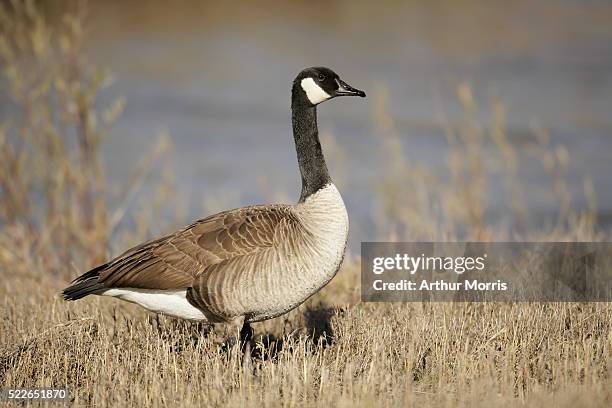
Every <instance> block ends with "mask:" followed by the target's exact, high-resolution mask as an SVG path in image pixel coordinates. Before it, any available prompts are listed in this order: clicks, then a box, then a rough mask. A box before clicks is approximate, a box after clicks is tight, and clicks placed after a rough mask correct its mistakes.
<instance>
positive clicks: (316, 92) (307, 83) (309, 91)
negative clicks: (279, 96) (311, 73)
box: [301, 78, 331, 105]
mask: <svg viewBox="0 0 612 408" xmlns="http://www.w3.org/2000/svg"><path fill="white" fill-rule="evenodd" d="M301 85H302V89H303V90H304V92H306V96H307V97H308V100H309V101H310V103H312V104H313V105H316V104H319V103H321V102H323V101H326V100H328V99H329V98H331V95H329V94H328V93H327V92H325V91H324V90H323V89H322V88H321V87H320V86H319V85H317V84H316V82H315V81H314V79H312V78H304V79H302V82H301Z"/></svg>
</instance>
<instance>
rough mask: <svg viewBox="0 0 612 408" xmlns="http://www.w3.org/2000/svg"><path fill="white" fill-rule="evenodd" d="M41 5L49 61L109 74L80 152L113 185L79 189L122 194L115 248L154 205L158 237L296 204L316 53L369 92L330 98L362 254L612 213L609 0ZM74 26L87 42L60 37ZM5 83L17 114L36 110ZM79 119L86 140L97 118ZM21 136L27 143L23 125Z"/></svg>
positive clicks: (572, 223)
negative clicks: (377, 244) (294, 94)
mask: <svg viewBox="0 0 612 408" xmlns="http://www.w3.org/2000/svg"><path fill="white" fill-rule="evenodd" d="M9 4H10V2H8V3H6V5H7V6H8V5H9ZM33 4H34V5H35V6H36V7H37V8H38V12H39V13H40V14H41V15H42V16H43V17H42V18H43V21H44V25H45V27H46V28H45V30H46V31H45V30H43V32H42V34H40V35H39V36H40V37H41V38H40V39H39V40H36V39H34V40H33V43H32V44H35V42H36V41H42V42H43V43H45V44H47V46H49V48H50V49H53V47H54V45H53V44H54V41H56V40H54V38H57V44H59V45H58V49H59V50H60V51H59V52H58V53H56V52H54V51H50V52H49V55H51V56H47V57H46V58H47V60H45V61H47V62H48V63H49V64H56V65H58V66H64V65H68V66H70V64H73V63H74V60H75V58H76V57H75V56H76V55H78V61H79V63H78V64H77V65H78V66H79V67H81V70H80V71H78V70H77V71H75V70H74V69H72V74H70V75H72V76H71V77H70V76H69V77H70V78H73V79H74V78H75V75H76V76H77V77H78V75H82V76H83V78H84V79H83V78H82V79H81V80H77V82H79V81H80V83H81V84H83V83H88V80H87V78H91V77H93V78H96V81H97V82H95V81H94V82H95V85H96V86H95V97H92V98H91V101H89V100H88V101H89V102H91V103H90V104H89V105H87V107H86V108H87V109H91V111H92V112H94V116H95V112H96V111H97V110H99V111H100V112H102V113H99V116H100V117H104V114H105V113H104V112H106V110H109V111H111V112H106V113H108V114H109V115H111V114H115V116H116V117H113V121H112V126H111V125H109V126H108V129H106V128H105V129H104V131H101V130H100V126H98V123H101V122H102V120H101V119H100V120H98V121H85V123H84V124H85V127H87V126H91V127H92V132H91V133H92V134H93V133H96V134H97V133H100V139H99V143H98V139H96V143H95V149H96V150H95V152H90V153H89V154H90V156H87V155H86V160H82V159H76V158H74V159H73V160H76V163H79V160H81V162H80V163H81V164H79V165H77V167H76V169H77V170H76V171H75V173H77V174H85V173H87V172H83V171H82V168H81V167H79V166H86V164H84V163H85V161H87V160H92V157H93V156H95V157H96V160H99V170H98V172H99V173H100V174H101V175H100V174H98V173H96V171H93V172H92V175H93V176H92V177H94V178H95V179H96V180H97V181H96V183H99V184H100V185H103V186H104V188H99V189H95V188H91V190H92V191H89V190H88V187H83V186H82V185H83V184H84V185H89V184H88V183H87V182H83V183H81V184H78V183H77V184H75V186H77V187H75V189H76V190H79V189H81V190H85V191H81V192H80V193H79V191H76V193H75V196H76V198H75V199H74V200H72V201H70V200H68V201H67V203H69V202H71V203H73V204H74V203H75V202H76V203H77V204H78V203H80V204H78V205H77V207H78V206H79V205H80V206H81V207H82V211H81V215H83V214H85V218H87V214H88V211H90V212H91V211H94V210H91V209H90V210H88V209H87V207H92V206H94V207H95V205H93V204H92V203H87V200H79V199H78V197H80V196H81V197H86V196H89V199H88V200H89V201H91V202H93V203H95V202H97V201H98V200H102V201H106V202H107V203H108V209H105V210H104V211H102V215H101V217H103V218H104V219H105V221H101V225H105V226H104V227H103V229H104V230H105V232H104V233H103V234H102V235H103V236H104V237H105V242H106V241H108V242H107V243H106V244H105V247H106V250H107V251H110V252H112V253H116V251H117V249H118V248H117V247H116V246H117V245H119V246H120V245H124V242H123V241H121V240H115V239H114V237H115V234H118V232H117V231H120V230H121V229H122V227H126V228H125V229H127V230H134V226H138V225H140V224H139V222H140V223H145V221H144V219H147V218H148V220H149V223H148V224H147V227H146V228H145V227H141V228H140V229H139V231H140V233H141V235H142V236H143V237H150V236H152V235H155V234H160V233H163V232H167V231H169V230H172V229H173V228H176V227H178V226H179V225H182V224H186V223H188V222H190V221H191V220H193V219H196V218H202V217H204V216H206V215H208V214H211V213H213V212H216V211H219V210H223V209H228V208H234V207H238V206H242V205H247V204H253V203H263V202H270V201H281V202H293V201H295V200H296V199H297V198H298V197H299V192H300V178H299V172H298V168H297V163H296V157H295V150H294V146H293V140H292V136H291V122H290V86H291V82H292V80H293V78H294V76H295V75H296V74H297V73H298V72H299V71H300V70H301V69H302V68H304V67H308V66H315V65H324V66H329V67H331V68H332V69H334V70H336V71H337V72H338V73H339V74H340V76H341V77H342V78H343V79H344V80H345V81H347V82H348V83H349V84H351V85H353V86H355V87H358V88H360V89H364V90H365V91H366V92H367V94H368V98H367V99H365V100H357V99H350V100H341V101H332V102H330V103H326V104H324V105H322V106H321V107H320V109H319V127H320V132H321V137H322V143H323V148H324V151H325V153H326V157H327V161H328V166H329V167H330V170H331V173H332V177H333V178H334V180H335V181H336V184H337V185H338V186H339V188H340V190H341V192H342V194H343V197H344V198H345V201H346V205H347V208H348V211H349V216H350V220H351V234H350V247H349V250H350V251H351V252H352V253H357V252H358V251H359V242H360V241H381V240H390V239H406V240H409V239H417V240H418V239H420V240H444V239H449V240H453V239H477V240H489V239H495V240H504V239H507V240H516V239H547V240H549V239H550V240H556V239H579V237H580V236H583V237H585V236H588V237H589V238H590V239H596V237H597V232H598V231H608V230H609V229H610V225H611V224H612V188H610V187H612V181H611V180H610V174H611V171H610V170H611V169H612V168H611V164H610V159H611V158H612V115H611V113H612V112H611V109H612V3H610V2H608V1H588V2H584V1H571V0H568V1H538V2H532V1H514V2H510V3H508V2H491V1H462V2H456V1H433V2H432V1H409V2H392V1H391V2H382V3H376V4H375V3H372V2H352V1H351V2H349V1H335V2H323V1H320V2H319V1H308V2H301V1H297V2H293V1H292V2H268V1H261V2H231V3H229V2H223V3H222V2H200V1H179V2H173V3H172V6H169V5H168V2H164V1H148V2H129V1H128V2H125V1H105V2H94V1H91V2H89V3H87V4H85V3H82V2H74V1H72V2H69V1H53V2H40V3H33ZM8 9H11V6H8ZM67 15H72V16H76V17H74V19H72V20H71V19H69V18H67V17H66V16H67ZM7 21H8V20H7ZM33 21H34V20H33ZM66 27H68V28H66ZM75 27H77V28H75ZM33 31H35V30H33ZM64 31H67V32H68V33H69V34H68V35H67V36H68V38H71V39H72V40H71V41H73V43H70V44H68V45H66V44H63V45H62V33H63V32H64ZM7 32H9V31H7ZM56 35H57V37H54V36H56ZM62 47H64V48H62ZM33 48H34V49H35V48H36V47H35V46H33ZM69 49H72V50H76V51H73V52H72V51H66V50H69ZM61 50H64V51H61ZM62 52H64V54H65V55H64V57H61V55H62ZM57 55H60V57H59V58H57ZM32 58H38V57H36V53H34V57H32ZM62 58H63V59H62ZM30 61H31V59H30ZM71 61H72V62H71ZM85 61H86V62H85ZM5 64H6V60H5ZM35 64H38V66H39V67H40V66H43V65H42V63H41V62H37V63H35ZM62 64H63V65H62ZM26 65H27V64H25V65H24V66H26ZM24 66H22V68H20V69H17V70H16V71H17V72H25V71H24V70H26V71H27V69H28V68H24ZM92 67H95V68H92ZM97 67H101V68H100V70H98V68H97ZM68 71H71V70H70V69H68ZM75 72H77V74H75ZM88 75H89V77H88ZM96 75H97V76H96ZM4 81H5V82H4V83H5V84H7V83H11V82H14V81H15V79H14V78H13V79H11V78H8V79H6V78H5V80H4ZM56 82H57V81H55V82H53V81H52V82H51V83H52V84H56ZM68 82H69V81H68ZM56 85H57V84H56ZM56 85H51V88H53V86H56ZM68 88H69V87H68ZM7 89H9V90H7ZM3 92H4V96H3V97H2V100H1V102H0V113H1V114H2V118H3V120H4V121H7V120H8V121H9V122H10V121H11V119H12V118H15V117H19V116H20V115H22V114H23V112H24V107H25V108H26V109H25V111H27V105H23V104H21V103H20V102H19V98H17V102H16V99H15V98H13V97H12V96H11V95H12V93H11V92H12V91H11V90H10V87H8V88H7V87H4V89H3ZM49 92H50V93H51V94H53V92H57V90H56V91H53V90H51V91H49ZM13 93H14V92H13ZM75 95H77V96H75V98H74V99H75V100H76V101H77V102H78V101H79V100H82V98H81V99H79V97H78V95H79V94H78V92H77V94H75ZM54 101H55V99H54ZM56 102H57V101H55V102H53V103H56ZM59 104H60V105H61V101H60V102H59ZM68 105H69V104H68ZM78 105H79V104H78V103H77V106H78ZM60 110H61V109H60ZM69 110H70V109H68V111H69ZM76 116H77V117H78V114H77V115H76ZM81 116H82V117H84V116H83V115H81ZM98 119H99V118H98ZM7 123H8V122H7ZM13 123H14V122H13ZM109 123H110V121H109ZM71 124H72V125H74V129H73V130H74V132H75V134H76V135H77V140H78V133H79V127H80V126H81V127H82V126H83V123H82V121H81V122H79V120H78V118H77V120H76V122H74V121H73V122H71ZM5 132H6V133H7V135H8V136H7V137H6V138H7V139H10V138H11V137H13V138H16V139H19V126H17V127H15V128H14V129H12V130H11V129H10V128H9V127H5ZM11 132H12V133H13V134H12V136H11ZM58 134H60V136H59V137H60V139H62V138H64V137H72V136H69V135H70V134H71V133H70V132H64V133H62V132H58ZM102 134H103V137H102ZM85 139H87V136H86V137H85ZM66 143H67V144H66V150H67V151H70V149H71V148H70V146H71V144H74V143H73V142H70V141H68V142H66ZM17 145H19V143H17V144H15V143H13V146H17ZM76 145H77V146H78V145H79V143H78V142H77V143H76ZM76 151H77V152H78V151H79V149H78V147H77V148H76ZM68 156H70V155H69V154H68ZM75 157H78V153H75ZM81 157H82V155H81ZM39 159H40V158H39ZM41 160H42V161H44V159H41ZM36 161H37V162H39V163H40V160H36ZM79 168H81V170H78V169H79ZM7 171H9V170H7ZM48 171H52V170H49V169H47V170H45V171H43V173H46V172H48ZM13 174H14V173H13ZM95 174H98V175H97V176H96V175H95ZM43 184H44V183H43ZM60 184H61V185H64V184H62V183H60ZM78 186H80V187H78ZM160 186H164V188H161V187H160ZM24 189H25V190H28V189H29V187H26V188H24ZM43 190H44V189H43ZM6 191H8V190H5V192H4V194H5V195H6V194H7V193H6ZM31 192H32V193H33V197H34V198H33V199H31V201H32V202H33V203H34V204H32V205H33V206H34V207H36V206H37V204H36V203H40V202H41V201H42V202H43V203H46V202H47V201H48V199H44V198H40V196H41V195H43V196H44V193H42V192H41V189H40V185H38V187H36V186H34V187H33V188H32V191H31ZM60 195H61V194H60ZM36 197H38V199H37V198H36ZM101 197H102V198H101ZM75 200H76V201H75ZM45 206H48V204H45ZM153 207H155V208H156V210H155V211H152V210H151V208H153ZM45 208H46V207H45ZM94 212H95V211H94ZM89 215H91V214H89ZM75 217H76V218H78V217H77V216H73V217H72V218H70V219H75ZM5 218H6V215H5ZM35 223H36V222H35ZM108 223H110V226H109V225H106V224H108ZM92 228H93V226H92ZM568 231H569V232H568ZM576 231H582V232H583V233H582V235H581V233H580V232H576ZM584 231H588V233H584ZM51 235H52V234H51ZM82 239H85V238H82ZM134 239H135V238H134ZM128 240H129V239H128ZM119 249H120V248H119Z"/></svg>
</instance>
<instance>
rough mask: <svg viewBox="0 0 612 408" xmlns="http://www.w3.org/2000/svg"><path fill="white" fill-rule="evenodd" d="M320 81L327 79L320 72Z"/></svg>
mask: <svg viewBox="0 0 612 408" xmlns="http://www.w3.org/2000/svg"><path fill="white" fill-rule="evenodd" d="M319 81H321V82H323V81H325V75H323V74H319Z"/></svg>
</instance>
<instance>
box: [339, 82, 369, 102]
mask: <svg viewBox="0 0 612 408" xmlns="http://www.w3.org/2000/svg"><path fill="white" fill-rule="evenodd" d="M336 81H337V82H338V90H336V95H335V96H361V97H362V98H365V96H366V94H365V92H363V91H360V90H359V89H356V88H353V87H352V86H350V85H349V84H347V83H346V82H344V81H343V80H341V79H340V78H338V79H336Z"/></svg>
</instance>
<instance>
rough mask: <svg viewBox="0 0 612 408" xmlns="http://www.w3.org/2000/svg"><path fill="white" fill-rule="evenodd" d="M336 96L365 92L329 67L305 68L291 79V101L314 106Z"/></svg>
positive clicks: (363, 94) (363, 93)
mask: <svg viewBox="0 0 612 408" xmlns="http://www.w3.org/2000/svg"><path fill="white" fill-rule="evenodd" d="M338 96H360V97H362V98H364V97H365V96H366V94H365V92H363V91H360V90H359V89H356V88H353V87H352V86H350V85H349V84H347V83H346V82H344V81H343V80H341V79H340V77H339V76H338V74H336V73H335V72H334V71H332V70H331V69H329V68H325V67H312V68H306V69H304V70H303V71H302V72H300V73H299V74H298V76H297V77H296V78H295V80H294V81H293V103H300V104H306V105H310V106H316V105H318V104H320V103H321V102H324V101H327V100H329V99H333V98H335V97H338Z"/></svg>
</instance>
